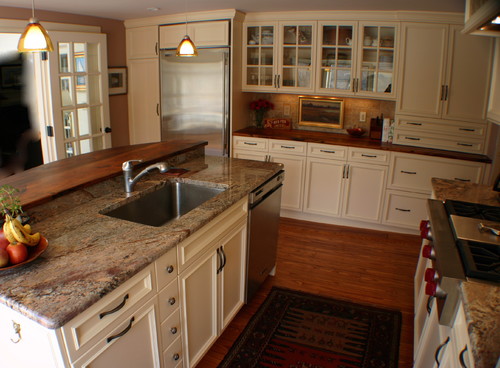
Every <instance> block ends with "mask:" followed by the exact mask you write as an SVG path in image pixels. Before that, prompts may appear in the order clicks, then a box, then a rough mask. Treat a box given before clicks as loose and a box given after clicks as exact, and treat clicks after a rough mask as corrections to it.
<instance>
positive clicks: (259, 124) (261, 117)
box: [255, 110, 265, 128]
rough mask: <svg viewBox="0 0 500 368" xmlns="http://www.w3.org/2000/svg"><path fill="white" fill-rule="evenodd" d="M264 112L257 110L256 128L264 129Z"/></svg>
mask: <svg viewBox="0 0 500 368" xmlns="http://www.w3.org/2000/svg"><path fill="white" fill-rule="evenodd" d="M264 112H265V111H264V110H255V126H256V127H257V128H262V127H263V125H262V121H263V120H264Z"/></svg>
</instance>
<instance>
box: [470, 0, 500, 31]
mask: <svg viewBox="0 0 500 368" xmlns="http://www.w3.org/2000/svg"><path fill="white" fill-rule="evenodd" d="M462 33H465V34H473V35H482V36H493V37H500V0H467V3H466V4H465V26H464V29H462Z"/></svg>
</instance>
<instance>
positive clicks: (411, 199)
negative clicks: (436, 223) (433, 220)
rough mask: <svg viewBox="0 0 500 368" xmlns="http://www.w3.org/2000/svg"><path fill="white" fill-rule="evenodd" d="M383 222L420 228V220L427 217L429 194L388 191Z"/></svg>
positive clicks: (415, 228)
mask: <svg viewBox="0 0 500 368" xmlns="http://www.w3.org/2000/svg"><path fill="white" fill-rule="evenodd" d="M385 198H386V204H385V211H384V220H383V222H384V223H385V224H387V225H394V226H400V227H407V228H411V229H414V230H417V229H418V226H419V224H420V221H422V220H423V219H426V218H427V212H426V203H427V199H428V198H429V196H428V195H427V194H419V193H408V192H402V191H396V190H388V191H386V196H385Z"/></svg>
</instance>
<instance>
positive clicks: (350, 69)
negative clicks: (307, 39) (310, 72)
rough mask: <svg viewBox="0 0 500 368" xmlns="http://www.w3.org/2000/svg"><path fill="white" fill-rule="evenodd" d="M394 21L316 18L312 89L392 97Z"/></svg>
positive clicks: (393, 93)
mask: <svg viewBox="0 0 500 368" xmlns="http://www.w3.org/2000/svg"><path fill="white" fill-rule="evenodd" d="M397 34H398V28H397V26H396V25H395V24H394V23H384V22H378V23H367V22H319V23H318V45H319V46H318V51H317V53H318V55H317V60H318V67H317V70H318V73H317V76H316V92H318V93H336V94H347V95H356V96H367V97H382V98H395V96H396V94H395V90H396V88H395V85H394V76H395V71H396V69H395V65H396V50H397V48H396V45H397V42H398V40H397Z"/></svg>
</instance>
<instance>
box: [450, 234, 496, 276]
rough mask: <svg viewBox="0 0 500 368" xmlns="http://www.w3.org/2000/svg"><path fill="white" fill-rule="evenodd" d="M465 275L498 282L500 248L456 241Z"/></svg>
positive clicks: (486, 244) (492, 245)
mask: <svg viewBox="0 0 500 368" xmlns="http://www.w3.org/2000/svg"><path fill="white" fill-rule="evenodd" d="M457 245H458V249H459V251H460V254H461V256H462V262H463V263H464V269H465V275H466V276H468V277H471V278H477V279H482V280H490V281H493V282H500V247H499V246H498V245H495V244H488V243H478V242H474V241H467V240H457Z"/></svg>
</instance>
